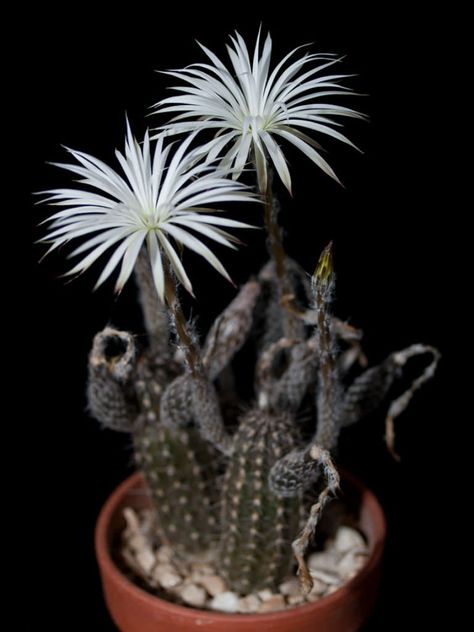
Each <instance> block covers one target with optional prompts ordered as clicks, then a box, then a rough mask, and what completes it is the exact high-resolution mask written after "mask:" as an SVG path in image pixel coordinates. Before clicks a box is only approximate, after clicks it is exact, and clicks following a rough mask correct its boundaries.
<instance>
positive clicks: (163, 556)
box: [156, 544, 173, 562]
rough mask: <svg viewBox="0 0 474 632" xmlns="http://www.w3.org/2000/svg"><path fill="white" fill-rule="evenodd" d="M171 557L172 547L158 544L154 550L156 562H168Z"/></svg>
mask: <svg viewBox="0 0 474 632" xmlns="http://www.w3.org/2000/svg"><path fill="white" fill-rule="evenodd" d="M172 558H173V549H172V548H171V547H170V546H166V545H165V544H164V545H163V546H160V548H159V549H158V551H157V552H156V559H157V560H158V562H170V561H171V559H172Z"/></svg>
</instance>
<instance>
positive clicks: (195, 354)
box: [165, 269, 202, 376]
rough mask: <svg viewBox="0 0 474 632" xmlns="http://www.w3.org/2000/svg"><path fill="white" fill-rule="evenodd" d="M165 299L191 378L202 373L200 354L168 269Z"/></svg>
mask: <svg viewBox="0 0 474 632" xmlns="http://www.w3.org/2000/svg"><path fill="white" fill-rule="evenodd" d="M165 298H166V303H167V304H168V307H169V309H170V312H171V316H172V319H173V321H174V326H175V328H176V334H177V336H178V339H179V341H180V343H181V347H182V350H183V352H184V357H185V359H186V363H187V365H188V367H189V369H190V371H191V374H192V375H193V376H195V375H200V374H201V373H202V362H201V354H200V352H199V349H198V347H197V345H196V343H195V342H194V340H193V338H192V336H191V334H190V332H189V329H188V325H187V323H186V318H185V316H184V314H183V308H182V307H181V303H180V301H179V298H178V294H177V292H176V282H175V280H174V279H173V277H172V275H171V272H170V271H169V269H166V270H165Z"/></svg>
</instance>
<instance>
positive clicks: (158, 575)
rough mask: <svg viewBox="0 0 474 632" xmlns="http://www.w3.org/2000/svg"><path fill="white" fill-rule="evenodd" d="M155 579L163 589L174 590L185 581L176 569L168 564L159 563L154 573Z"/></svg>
mask: <svg viewBox="0 0 474 632" xmlns="http://www.w3.org/2000/svg"><path fill="white" fill-rule="evenodd" d="M153 578H154V579H155V580H156V581H157V582H158V583H159V584H160V586H162V587H163V588H174V587H175V586H178V585H179V584H181V582H182V581H183V580H182V577H181V575H180V574H179V573H178V572H177V570H176V569H175V567H174V566H172V565H171V564H166V563H158V564H157V565H156V567H155V569H154V571H153Z"/></svg>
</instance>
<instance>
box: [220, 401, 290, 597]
mask: <svg viewBox="0 0 474 632" xmlns="http://www.w3.org/2000/svg"><path fill="white" fill-rule="evenodd" d="M295 442H296V437H295V424H294V420H293V418H292V417H291V415H288V414H279V415H274V414H271V413H268V412H265V411H261V410H259V409H253V410H251V411H250V412H249V413H248V414H247V415H245V416H244V418H243V419H242V420H241V422H240V425H239V429H238V431H237V433H236V435H235V437H234V450H233V456H232V458H231V460H230V462H229V465H228V468H227V471H226V474H225V478H224V488H223V495H222V517H221V531H222V536H221V546H220V556H219V559H220V562H221V568H220V570H221V573H222V575H223V576H224V577H225V579H226V580H227V583H228V585H229V587H230V589H231V590H234V591H236V592H239V593H242V594H248V593H250V592H253V591H255V590H259V589H262V588H272V589H275V588H276V586H277V585H278V583H279V582H281V581H282V580H283V579H285V577H287V575H288V573H289V571H290V567H291V562H292V556H291V546H290V545H291V541H292V540H293V539H294V537H295V535H296V533H297V531H298V526H299V518H300V514H299V509H300V498H299V497H298V496H297V495H295V496H294V497H293V498H284V497H281V496H278V495H277V494H275V493H274V492H273V491H272V490H271V489H270V487H269V485H268V474H269V471H270V469H271V467H272V465H273V464H274V462H275V461H276V460H277V459H278V458H280V457H281V456H282V455H283V454H285V453H287V452H289V451H291V450H292V449H293V448H294V446H295Z"/></svg>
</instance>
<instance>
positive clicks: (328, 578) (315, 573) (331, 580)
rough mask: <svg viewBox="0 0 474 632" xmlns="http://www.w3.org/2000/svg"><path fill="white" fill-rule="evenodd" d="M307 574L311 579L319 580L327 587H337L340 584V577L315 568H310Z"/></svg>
mask: <svg viewBox="0 0 474 632" xmlns="http://www.w3.org/2000/svg"><path fill="white" fill-rule="evenodd" d="M309 572H310V574H311V577H315V578H316V579H319V580H321V581H322V582H324V583H325V584H327V585H328V586H339V585H340V583H341V579H340V577H338V576H337V575H336V574H335V573H329V572H328V571H322V570H319V569H317V568H310V569H309Z"/></svg>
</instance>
